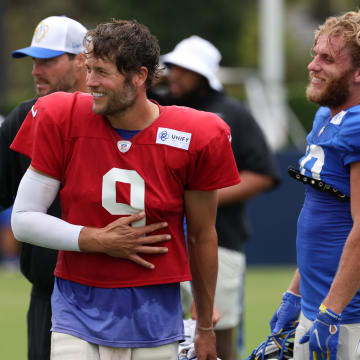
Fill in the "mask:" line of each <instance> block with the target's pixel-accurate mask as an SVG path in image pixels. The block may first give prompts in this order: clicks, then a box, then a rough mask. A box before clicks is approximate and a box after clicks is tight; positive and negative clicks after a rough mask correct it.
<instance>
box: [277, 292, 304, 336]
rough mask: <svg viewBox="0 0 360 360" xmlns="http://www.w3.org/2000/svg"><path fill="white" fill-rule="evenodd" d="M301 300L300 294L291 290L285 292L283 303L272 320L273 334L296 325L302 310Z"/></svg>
mask: <svg viewBox="0 0 360 360" xmlns="http://www.w3.org/2000/svg"><path fill="white" fill-rule="evenodd" d="M300 302H301V296H300V295H296V294H294V293H292V292H290V291H286V292H285V293H284V295H283V298H282V301H281V304H280V306H279V307H278V308H277V309H276V311H275V313H274V315H273V317H272V319H271V321H270V328H271V332H272V333H273V334H277V333H279V332H281V331H282V330H289V329H292V328H294V327H296V325H297V324H296V321H297V320H298V318H299V315H300V311H301V305H300Z"/></svg>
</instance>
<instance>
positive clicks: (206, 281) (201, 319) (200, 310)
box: [188, 228, 218, 328]
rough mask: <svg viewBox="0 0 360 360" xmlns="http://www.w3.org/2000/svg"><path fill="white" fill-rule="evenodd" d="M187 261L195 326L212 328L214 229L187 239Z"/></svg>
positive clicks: (215, 272)
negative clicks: (194, 310)
mask: <svg viewBox="0 0 360 360" xmlns="http://www.w3.org/2000/svg"><path fill="white" fill-rule="evenodd" d="M188 246H189V260H190V268H191V273H192V278H193V280H192V290H193V296H194V301H195V307H196V313H197V324H198V325H199V326H200V327H203V328H209V327H212V323H213V322H212V316H213V306H214V296H215V288H216V280H217V270H218V257H217V256H218V255H217V254H218V249H217V235H216V231H215V228H212V229H209V230H208V229H207V230H206V231H204V232H203V233H201V234H199V235H198V236H192V235H191V234H189V237H188Z"/></svg>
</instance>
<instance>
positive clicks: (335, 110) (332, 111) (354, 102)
mask: <svg viewBox="0 0 360 360" xmlns="http://www.w3.org/2000/svg"><path fill="white" fill-rule="evenodd" d="M359 104H360V97H359V98H354V99H349V100H348V101H346V103H344V104H343V105H341V106H338V107H332V108H330V114H331V117H333V116H335V115H336V114H338V113H339V112H341V111H343V110H346V109H349V108H351V107H353V106H355V105H359Z"/></svg>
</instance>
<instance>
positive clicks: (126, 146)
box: [117, 140, 131, 154]
mask: <svg viewBox="0 0 360 360" xmlns="http://www.w3.org/2000/svg"><path fill="white" fill-rule="evenodd" d="M117 147H118V149H119V150H120V152H122V153H123V154H124V153H126V152H128V151H129V150H130V147H131V142H130V141H126V140H121V141H118V142H117Z"/></svg>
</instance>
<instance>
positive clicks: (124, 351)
mask: <svg viewBox="0 0 360 360" xmlns="http://www.w3.org/2000/svg"><path fill="white" fill-rule="evenodd" d="M85 45H86V49H87V54H86V57H87V59H86V67H87V85H88V87H89V90H90V92H91V95H92V96H90V95H87V94H83V93H75V94H67V93H56V94H53V95H49V96H46V97H43V98H41V99H39V100H38V101H37V103H36V104H35V105H34V107H33V108H32V111H31V113H29V115H28V117H27V118H26V120H25V122H24V124H23V126H22V128H21V130H20V132H19V133H18V135H17V137H16V139H15V140H14V142H13V144H12V148H13V149H14V150H16V151H18V152H21V153H24V154H26V155H28V156H29V157H31V159H32V162H31V166H30V168H29V170H28V172H27V173H26V174H25V176H24V178H23V180H22V182H21V184H20V187H19V191H18V195H17V198H16V200H15V204H14V210H13V216H12V226H13V229H14V233H15V236H16V238H17V239H18V240H20V241H24V242H30V243H33V244H37V245H40V246H44V247H49V248H56V249H59V250H60V252H59V257H58V262H57V265H56V269H55V276H56V279H55V286H54V292H53V295H52V307H53V319H52V359H53V360H57V359H60V358H61V359H79V360H82V359H84V360H85V359H86V360H87V359H90V358H91V359H101V360H110V359H113V358H116V359H130V358H131V359H135V360H141V359H145V358H146V359H159V358H161V359H169V360H170V359H176V358H177V347H178V342H179V341H182V340H183V339H184V334H183V321H182V309H181V301H180V290H179V282H181V281H185V280H189V279H190V278H191V277H192V281H193V291H194V298H195V306H196V309H197V313H198V319H197V329H196V336H195V347H196V351H197V357H198V359H199V360H205V359H209V360H215V359H216V350H215V334H214V331H213V326H212V312H213V301H214V290H215V284H216V276H217V235H216V231H215V217H216V207H217V189H219V188H222V187H227V186H231V185H234V184H237V183H238V182H239V175H238V171H237V168H236V165H235V161H234V158H233V155H232V151H231V144H230V139H231V136H230V130H229V127H228V126H227V125H226V124H225V123H224V122H223V121H222V120H221V119H220V118H219V117H218V116H217V115H215V114H211V113H206V112H199V111H196V110H193V109H190V108H185V107H176V106H169V107H162V106H159V105H158V104H156V103H154V102H152V101H151V100H149V99H148V98H147V95H146V91H147V88H148V87H149V86H150V84H151V81H152V79H153V78H154V77H155V76H157V72H158V63H159V53H160V49H159V46H158V43H157V40H156V38H155V37H154V36H153V35H151V33H150V32H149V30H148V29H147V28H146V27H145V26H143V25H141V24H139V23H137V22H136V21H135V20H133V21H117V20H113V21H112V22H111V23H108V24H100V25H98V26H97V27H96V29H94V30H91V31H89V32H88V33H87V35H86V37H85ZM59 189H60V198H61V205H62V220H59V219H56V218H52V217H51V216H49V215H47V214H46V209H47V207H48V206H49V205H50V204H51V202H52V200H53V198H54V196H55V194H56V193H57V192H58V190H59ZM185 214H186V217H187V223H188V244H187V247H186V244H185V239H184V232H183V219H184V215H185ZM131 224H132V225H133V226H131ZM150 233H151V234H150ZM44 234H46V236H45V235H44ZM144 234H149V235H147V236H146V237H144V236H143V235H144ZM188 255H189V256H188ZM188 257H189V263H188ZM189 264H190V266H189Z"/></svg>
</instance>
